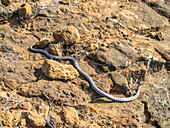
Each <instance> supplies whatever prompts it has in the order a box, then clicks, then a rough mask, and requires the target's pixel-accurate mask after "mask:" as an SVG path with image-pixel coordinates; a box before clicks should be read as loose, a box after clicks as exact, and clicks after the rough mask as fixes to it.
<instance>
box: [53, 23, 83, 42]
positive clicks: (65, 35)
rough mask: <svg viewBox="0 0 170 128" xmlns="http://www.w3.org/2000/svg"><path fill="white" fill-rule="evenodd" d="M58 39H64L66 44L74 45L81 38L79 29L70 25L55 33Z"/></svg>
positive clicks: (55, 37)
mask: <svg viewBox="0 0 170 128" xmlns="http://www.w3.org/2000/svg"><path fill="white" fill-rule="evenodd" d="M53 36H54V39H55V40H56V41H64V43H65V44H66V45H72V44H74V43H75V42H78V41H79V40H80V35H79V33H78V30H77V28H76V27H74V26H68V27H65V28H62V29H61V30H56V31H55V32H54V33H53Z"/></svg>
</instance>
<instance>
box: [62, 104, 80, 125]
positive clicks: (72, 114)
mask: <svg viewBox="0 0 170 128" xmlns="http://www.w3.org/2000/svg"><path fill="white" fill-rule="evenodd" d="M63 117H64V120H65V122H66V123H67V124H75V123H76V122H77V121H78V120H79V117H78V111H77V110H76V109H75V108H73V107H65V108H63Z"/></svg>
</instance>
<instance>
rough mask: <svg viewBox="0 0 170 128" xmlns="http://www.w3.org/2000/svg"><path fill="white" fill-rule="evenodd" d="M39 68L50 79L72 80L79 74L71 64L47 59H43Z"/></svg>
mask: <svg viewBox="0 0 170 128" xmlns="http://www.w3.org/2000/svg"><path fill="white" fill-rule="evenodd" d="M41 69H42V72H43V73H44V74H45V75H46V76H47V77H49V78H51V79H64V80H72V79H74V78H76V77H77V76H78V75H79V73H78V71H77V70H76V69H75V68H74V67H73V66H72V65H68V64H62V63H59V62H57V61H54V60H49V59H47V60H45V61H44V64H43V65H42V66H41Z"/></svg>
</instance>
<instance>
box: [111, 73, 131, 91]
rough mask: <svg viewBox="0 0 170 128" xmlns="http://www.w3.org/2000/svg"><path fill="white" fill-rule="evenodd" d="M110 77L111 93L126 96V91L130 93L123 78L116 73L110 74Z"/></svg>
mask: <svg viewBox="0 0 170 128" xmlns="http://www.w3.org/2000/svg"><path fill="white" fill-rule="evenodd" d="M110 75H111V79H112V81H113V84H114V86H113V88H112V90H111V91H112V92H113V91H115V92H117V93H122V94H126V93H127V92H128V91H130V89H129V87H128V82H127V79H126V78H125V76H123V75H122V74H119V73H116V72H113V73H110Z"/></svg>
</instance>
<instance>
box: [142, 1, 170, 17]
mask: <svg viewBox="0 0 170 128" xmlns="http://www.w3.org/2000/svg"><path fill="white" fill-rule="evenodd" d="M142 1H143V2H145V3H146V4H147V5H148V6H150V7H151V8H153V9H154V10H155V11H156V12H157V13H159V14H161V15H163V16H165V17H167V18H170V10H169V1H168V0H142Z"/></svg>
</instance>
